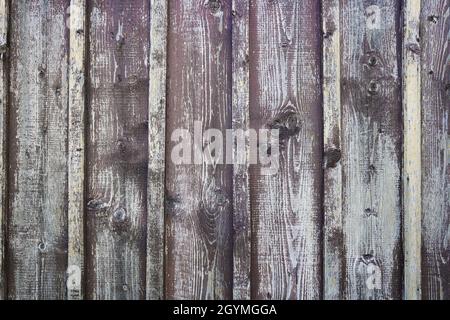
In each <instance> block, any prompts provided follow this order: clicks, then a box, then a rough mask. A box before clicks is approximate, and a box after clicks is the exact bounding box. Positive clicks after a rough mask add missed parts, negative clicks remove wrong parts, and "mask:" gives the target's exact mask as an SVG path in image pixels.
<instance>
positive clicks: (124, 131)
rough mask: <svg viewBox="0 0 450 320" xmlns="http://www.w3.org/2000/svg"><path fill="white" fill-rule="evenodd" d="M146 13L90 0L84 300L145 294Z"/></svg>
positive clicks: (144, 4)
mask: <svg viewBox="0 0 450 320" xmlns="http://www.w3.org/2000/svg"><path fill="white" fill-rule="evenodd" d="M149 11H150V8H149V1H147V0H136V1H118V0H115V1H89V2H88V9H87V15H88V19H89V20H88V22H89V64H88V68H89V78H88V82H87V84H88V87H87V90H88V98H87V99H88V123H89V125H88V137H87V164H86V165H87V199H86V202H87V212H86V233H85V234H86V241H85V242H86V252H85V256H86V259H85V261H86V265H85V277H86V293H85V296H86V297H87V298H89V299H143V298H145V275H146V267H145V262H146V257H145V252H146V250H145V248H146V233H147V226H146V220H147V173H148V102H149V98H148V92H149V91H148V89H149V86H148V76H149V72H148V52H149V43H150V41H149V29H150V21H149ZM152 125H153V124H152Z"/></svg>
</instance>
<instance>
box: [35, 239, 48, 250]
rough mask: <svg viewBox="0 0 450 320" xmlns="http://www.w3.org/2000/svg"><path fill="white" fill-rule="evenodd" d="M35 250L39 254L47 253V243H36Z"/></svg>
mask: <svg viewBox="0 0 450 320" xmlns="http://www.w3.org/2000/svg"><path fill="white" fill-rule="evenodd" d="M37 248H38V250H39V251H40V252H42V253H43V252H45V251H47V243H46V242H45V241H41V242H39V243H38V245H37Z"/></svg>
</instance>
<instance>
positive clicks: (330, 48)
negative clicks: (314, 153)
mask: <svg viewBox="0 0 450 320" xmlns="http://www.w3.org/2000/svg"><path fill="white" fill-rule="evenodd" d="M339 3H340V1H339V0H324V1H322V34H323V56H322V57H323V67H322V70H323V82H322V90H323V141H324V146H323V147H324V155H323V157H324V159H323V166H324V167H323V168H324V186H323V188H324V189H323V191H324V198H323V212H324V220H323V226H324V227H323V229H324V239H323V248H324V251H323V274H324V279H323V290H324V292H323V298H324V299H327V300H336V299H342V298H343V288H344V287H343V286H344V282H345V279H344V278H343V277H341V275H342V274H343V272H344V270H343V268H344V266H345V264H344V261H343V259H342V257H341V252H342V251H341V250H342V248H341V247H340V246H342V239H343V234H342V232H343V225H342V221H343V220H342V162H341V161H340V160H341V156H342V151H341V139H342V138H341V136H342V131H341V113H342V110H341V82H340V79H341V72H340V66H341V65H340V63H341V49H340V44H341V43H340V36H341V33H340V23H339V17H340V6H339Z"/></svg>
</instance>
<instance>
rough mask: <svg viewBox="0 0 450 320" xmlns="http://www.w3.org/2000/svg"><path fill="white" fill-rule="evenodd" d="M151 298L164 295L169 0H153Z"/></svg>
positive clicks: (148, 291)
mask: <svg viewBox="0 0 450 320" xmlns="http://www.w3.org/2000/svg"><path fill="white" fill-rule="evenodd" d="M150 10H151V11H150V53H149V78H150V84H149V123H150V125H149V140H148V143H149V150H148V156H149V164H148V189H147V201H148V209H147V210H148V212H147V213H148V215H147V279H146V297H147V299H163V298H164V279H165V277H164V226H165V224H164V222H165V219H164V217H165V211H164V208H165V205H164V203H165V160H166V159H165V146H166V135H165V133H166V132H165V129H166V126H165V124H166V80H167V79H166V72H167V22H168V21H167V14H168V12H167V11H168V0H152V1H151V2H150Z"/></svg>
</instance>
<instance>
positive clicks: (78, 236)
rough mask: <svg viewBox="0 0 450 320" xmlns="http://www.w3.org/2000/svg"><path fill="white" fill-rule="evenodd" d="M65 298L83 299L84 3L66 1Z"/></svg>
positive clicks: (80, 1) (78, 0) (77, 0)
mask: <svg viewBox="0 0 450 320" xmlns="http://www.w3.org/2000/svg"><path fill="white" fill-rule="evenodd" d="M69 10H70V12H69V14H70V21H69V30H70V37H69V47H70V52H69V141H68V148H69V150H68V152H69V155H68V166H69V168H68V201H67V210H68V237H69V238H68V241H69V242H68V251H67V252H68V263H67V265H68V267H67V298H68V299H69V300H78V299H83V297H84V285H83V283H84V208H85V200H84V193H85V190H84V185H85V175H84V173H85V167H84V162H85V78H86V75H85V53H86V39H85V34H86V25H85V24H86V3H85V0H72V1H71V2H70V9H69Z"/></svg>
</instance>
